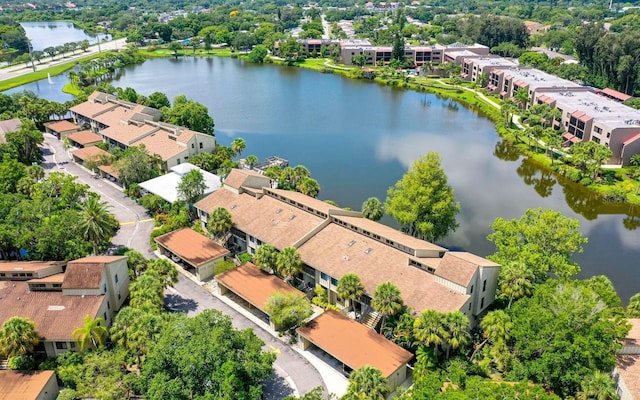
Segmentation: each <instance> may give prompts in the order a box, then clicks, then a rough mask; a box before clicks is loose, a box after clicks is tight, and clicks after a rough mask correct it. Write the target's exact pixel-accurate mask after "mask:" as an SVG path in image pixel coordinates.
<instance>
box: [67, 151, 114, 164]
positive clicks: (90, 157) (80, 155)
mask: <svg viewBox="0 0 640 400" xmlns="http://www.w3.org/2000/svg"><path fill="white" fill-rule="evenodd" d="M71 155H72V156H73V161H75V162H77V163H78V164H80V165H84V163H86V162H87V161H97V160H98V159H99V158H100V157H112V156H111V154H110V153H109V152H108V151H104V150H102V149H100V148H98V147H96V146H89V147H83V148H81V149H76V150H73V151H72V152H71Z"/></svg>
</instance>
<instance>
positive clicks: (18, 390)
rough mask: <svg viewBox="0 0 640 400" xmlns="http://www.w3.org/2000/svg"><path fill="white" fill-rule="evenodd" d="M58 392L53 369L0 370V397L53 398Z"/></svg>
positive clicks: (16, 399) (45, 399) (14, 398)
mask: <svg viewBox="0 0 640 400" xmlns="http://www.w3.org/2000/svg"><path fill="white" fill-rule="evenodd" d="M59 392H60V389H59V388H58V381H57V379H56V373H55V372H53V371H11V370H0V399H7V400H55V399H56V398H57V397H58V393H59Z"/></svg>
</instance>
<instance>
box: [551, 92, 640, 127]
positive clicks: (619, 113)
mask: <svg viewBox="0 0 640 400" xmlns="http://www.w3.org/2000/svg"><path fill="white" fill-rule="evenodd" d="M539 94H541V95H544V96H547V97H549V98H552V99H555V100H556V101H557V102H559V103H562V104H565V105H566V106H568V107H570V108H571V109H573V110H576V111H580V112H582V113H584V114H586V115H588V116H590V117H592V118H594V119H595V120H596V121H597V122H602V123H604V124H606V125H607V126H610V127H612V128H629V127H640V110H636V109H635V108H632V107H629V106H626V105H624V104H622V103H620V102H617V101H615V100H611V99H608V98H606V97H604V96H601V95H598V94H595V93H593V92H590V91H580V92H572V91H571V90H567V91H560V92H557V91H548V92H547V91H544V90H543V91H540V92H539ZM566 106H565V107H566ZM561 108H562V107H561Z"/></svg>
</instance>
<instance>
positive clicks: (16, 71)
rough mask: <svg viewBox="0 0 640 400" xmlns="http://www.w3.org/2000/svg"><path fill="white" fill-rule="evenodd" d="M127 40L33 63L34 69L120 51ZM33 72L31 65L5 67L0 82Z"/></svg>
mask: <svg viewBox="0 0 640 400" xmlns="http://www.w3.org/2000/svg"><path fill="white" fill-rule="evenodd" d="M126 43H127V40H126V39H117V40H112V41H110V42H102V43H100V45H97V44H96V45H93V46H91V47H89V48H88V49H87V51H82V50H81V51H80V52H79V53H76V54H73V55H69V56H67V57H64V58H58V59H55V60H53V61H50V62H48V63H42V64H38V63H37V62H35V60H34V63H35V67H36V71H40V70H43V69H46V68H50V67H54V66H56V65H61V64H66V63H69V62H72V61H76V60H79V59H81V58H84V57H87V56H90V55H92V54H96V53H98V52H103V51H107V50H118V49H122V48H124V46H125V45H126ZM45 59H50V57H46V58H43V60H45ZM31 72H34V71H33V68H32V66H31V63H29V66H28V67H27V66H25V64H24V63H20V65H13V66H10V67H6V68H2V69H0V81H4V80H7V79H11V78H15V77H18V76H21V75H26V74H29V73H31Z"/></svg>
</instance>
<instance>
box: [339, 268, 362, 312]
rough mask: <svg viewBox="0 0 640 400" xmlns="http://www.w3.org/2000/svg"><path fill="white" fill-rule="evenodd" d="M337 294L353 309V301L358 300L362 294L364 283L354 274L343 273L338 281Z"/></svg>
mask: <svg viewBox="0 0 640 400" xmlns="http://www.w3.org/2000/svg"><path fill="white" fill-rule="evenodd" d="M336 290H337V291H338V296H339V297H340V298H341V299H343V300H348V301H349V308H351V309H353V308H354V307H353V305H354V304H353V303H354V302H356V301H358V300H360V298H361V297H362V295H363V294H364V285H363V284H362V281H361V280H360V277H359V276H358V275H356V274H345V275H343V276H342V278H340V280H339V281H338V287H337V288H336Z"/></svg>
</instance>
